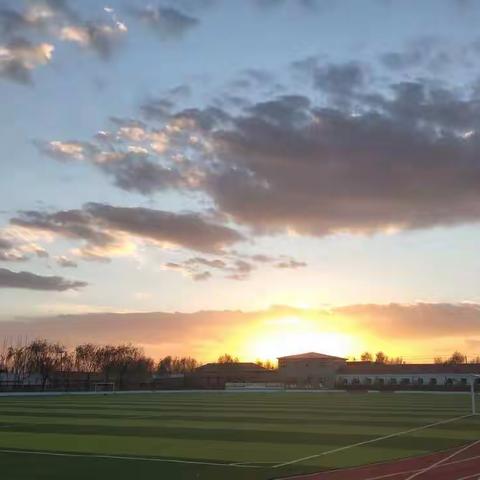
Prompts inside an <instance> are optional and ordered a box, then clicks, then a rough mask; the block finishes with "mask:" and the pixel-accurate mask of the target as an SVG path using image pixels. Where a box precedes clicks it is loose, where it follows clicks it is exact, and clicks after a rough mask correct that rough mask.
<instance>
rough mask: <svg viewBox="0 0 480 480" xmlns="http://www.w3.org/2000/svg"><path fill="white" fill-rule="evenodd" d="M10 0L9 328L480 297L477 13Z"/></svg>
mask: <svg viewBox="0 0 480 480" xmlns="http://www.w3.org/2000/svg"><path fill="white" fill-rule="evenodd" d="M0 7H1V8H0V99H1V108H0V145H1V153H0V155H1V157H0V159H1V160H0V205H1V208H0V319H1V320H3V321H11V320H13V319H14V318H15V317H18V316H29V317H38V316H40V317H41V316H48V315H57V314H70V313H74V314H77V313H87V312H102V311H108V312H142V311H143V312H144V311H169V312H174V311H183V312H195V311H197V310H224V309H233V310H236V309H241V310H255V309H265V308H268V307H269V306H270V305H279V304H282V305H291V306H295V307H301V308H312V309H315V308H325V307H331V308H334V307H338V306H342V305H355V304H372V305H373V304H374V305H384V304H390V303H398V304H408V305H410V304H413V305H414V304H417V303H420V302H423V303H425V302H426V303H431V304H449V305H462V304H464V302H469V304H473V305H476V304H477V303H479V302H480V293H479V292H478V287H477V285H478V280H479V277H480V260H479V257H478V244H479V240H480V227H479V226H478V221H479V219H480V207H477V204H478V202H479V201H480V195H478V196H477V194H476V192H478V191H480V190H479V188H478V186H479V180H478V178H477V175H478V174H479V172H480V163H479V161H478V146H479V145H480V143H479V142H478V136H477V131H476V128H477V127H478V124H477V121H476V116H475V114H476V113H480V112H478V111H477V109H478V106H477V102H478V100H479V98H478V96H477V95H478V93H479V90H478V85H479V83H478V82H479V78H478V68H477V66H478V53H479V52H480V36H479V35H478V32H477V30H478V29H477V25H478V22H479V20H480V18H479V17H480V6H479V5H477V4H476V2H473V1H471V2H470V1H461V0H458V1H455V0H432V1H427V0H425V1H422V2H418V1H410V0H402V1H393V0H392V1H388V0H366V1H364V2H358V1H355V0H350V1H349V0H344V1H343V0H342V1H328V0H311V1H302V0H298V1H297V0H283V1H282V0H238V1H237V0H231V1H230V0H229V1H222V0H210V1H209V0H205V1H189V0H182V1H181V2H173V1H171V2H168V1H160V0H159V1H147V0H112V1H110V2H108V4H105V5H103V4H101V3H99V2H97V1H93V0H88V1H85V0H82V1H79V0H78V1H76V0H70V1H69V2H68V1H58V0H38V1H22V2H20V1H15V2H12V1H8V0H0ZM419 92H421V93H419ZM162 102H163V103H162ZM159 104H161V105H163V106H164V107H165V111H164V112H163V113H162V114H161V115H160V114H158V112H157V114H156V116H152V115H150V116H149V115H148V114H146V112H147V108H152V107H158V105H159ZM112 119H113V120H112ZM202 122H206V123H202ZM98 132H107V133H108V135H105V136H104V137H103V138H100V136H99V135H98ZM389 139H390V140H389ZM395 142H397V143H395ZM145 169H147V170H145ZM148 169H149V170H148ZM146 171H147V172H148V173H145V172H146ZM62 212H63V213H62ZM107 237H108V238H107ZM2 240H3V244H2ZM434 321H435V319H433V320H432V322H434ZM479 325H480V319H479ZM0 333H1V327H0Z"/></svg>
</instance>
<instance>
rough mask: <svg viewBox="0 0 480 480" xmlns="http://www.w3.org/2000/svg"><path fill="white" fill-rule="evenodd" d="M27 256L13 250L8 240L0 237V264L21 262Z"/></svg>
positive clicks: (13, 247) (12, 245)
mask: <svg viewBox="0 0 480 480" xmlns="http://www.w3.org/2000/svg"><path fill="white" fill-rule="evenodd" d="M25 260H27V256H26V255H25V254H23V253H22V252H19V251H18V250H17V249H16V248H15V244H14V243H13V242H11V241H10V240H7V239H5V238H1V237H0V262H23V261H25Z"/></svg>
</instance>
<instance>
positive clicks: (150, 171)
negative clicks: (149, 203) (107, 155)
mask: <svg viewBox="0 0 480 480" xmlns="http://www.w3.org/2000/svg"><path fill="white" fill-rule="evenodd" d="M101 168H102V170H104V171H105V172H106V173H108V174H109V175H111V176H112V177H113V178H114V183H115V185H117V186H118V187H120V188H122V189H124V190H128V191H132V192H140V193H143V194H146V195H147V194H151V193H153V192H156V191H158V190H165V189H168V188H175V187H178V186H181V185H182V184H183V177H182V175H181V173H180V172H178V171H177V170H174V169H169V168H165V167H163V166H162V165H159V164H158V163H156V162H154V161H152V159H151V158H149V156H148V155H147V154H145V153H143V152H142V153H134V152H128V153H126V154H124V155H121V158H118V159H117V160H115V161H112V162H105V163H103V164H102V165H101Z"/></svg>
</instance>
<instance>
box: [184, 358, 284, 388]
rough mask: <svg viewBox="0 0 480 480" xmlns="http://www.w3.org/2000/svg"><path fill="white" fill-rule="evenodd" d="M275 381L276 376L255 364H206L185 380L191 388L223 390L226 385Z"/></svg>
mask: <svg viewBox="0 0 480 480" xmlns="http://www.w3.org/2000/svg"><path fill="white" fill-rule="evenodd" d="M275 381H277V374H276V372H274V371H272V370H267V369H266V368H263V367H261V366H259V365H257V364H255V363H250V362H246V363H242V362H240V363H207V364H205V365H202V366H201V367H198V368H197V369H196V370H195V372H194V373H193V374H191V375H189V376H188V377H186V378H185V384H186V385H187V386H190V387H193V388H221V389H223V388H225V384H226V383H266V382H267V383H268V382H275Z"/></svg>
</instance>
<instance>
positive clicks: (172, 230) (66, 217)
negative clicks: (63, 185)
mask: <svg viewBox="0 0 480 480" xmlns="http://www.w3.org/2000/svg"><path fill="white" fill-rule="evenodd" d="M11 222H12V224H14V225H18V226H21V227H24V228H28V229H38V230H41V231H46V232H50V233H53V234H57V235H59V236H62V237H66V238H71V239H78V240H83V241H84V246H83V248H82V249H81V251H80V252H81V253H83V254H84V255H86V256H90V257H91V258H95V257H100V258H102V257H108V256H109V255H112V254H122V253H124V252H125V250H126V251H130V250H131V249H130V250H129V243H130V242H131V241H132V239H133V240H135V239H137V240H143V241H146V242H148V243H151V244H154V245H157V246H165V245H173V246H176V247H181V248H186V249H190V250H196V251H200V252H210V253H211V252H220V251H222V250H223V249H224V248H225V247H227V246H229V245H232V244H234V243H237V242H240V241H242V240H244V237H243V236H242V235H241V234H240V233H239V232H238V231H236V230H234V229H232V228H229V227H227V226H224V225H221V224H217V223H213V222H212V221H210V220H207V219H206V218H204V216H202V215H201V214H199V213H172V212H166V211H162V210H154V209H148V208H140V207H114V206H110V205H105V204H100V203H88V204H86V205H84V207H83V208H82V209H81V210H64V211H59V212H55V213H44V212H39V211H29V212H23V213H22V214H21V215H20V216H19V217H17V218H13V219H12V220H11Z"/></svg>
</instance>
